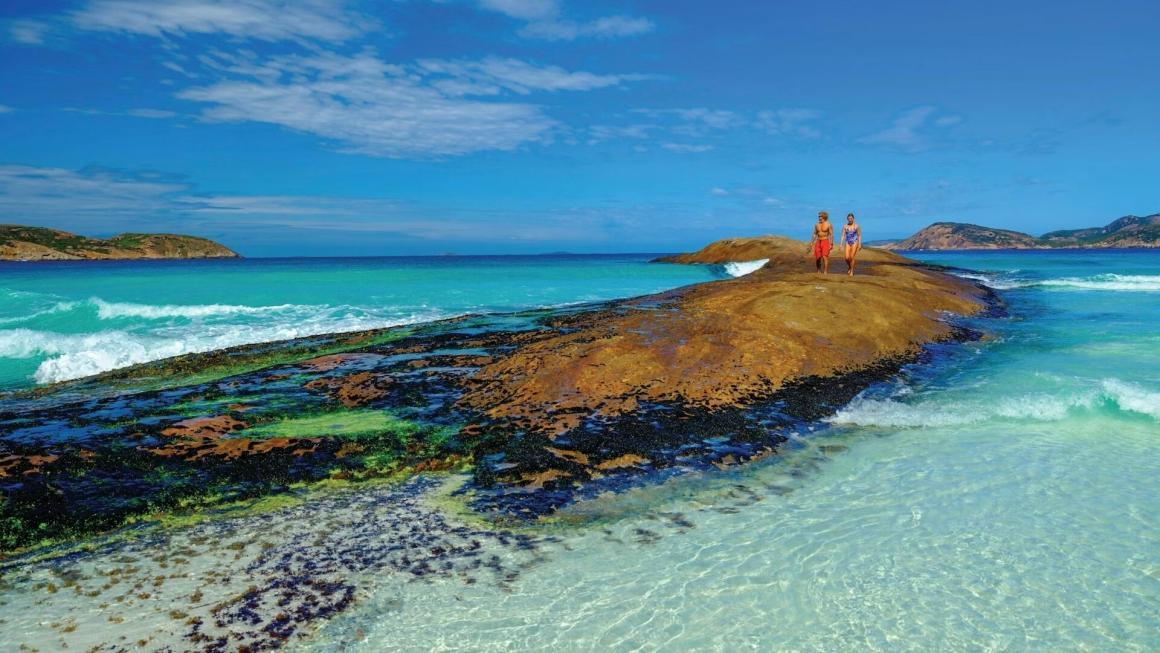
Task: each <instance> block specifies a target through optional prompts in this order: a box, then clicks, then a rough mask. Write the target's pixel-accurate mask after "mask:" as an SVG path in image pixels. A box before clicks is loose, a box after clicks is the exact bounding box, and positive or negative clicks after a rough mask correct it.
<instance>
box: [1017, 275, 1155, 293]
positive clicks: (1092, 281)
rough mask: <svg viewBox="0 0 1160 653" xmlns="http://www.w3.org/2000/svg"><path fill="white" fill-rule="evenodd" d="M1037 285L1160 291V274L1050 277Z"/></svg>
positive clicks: (1074, 288)
mask: <svg viewBox="0 0 1160 653" xmlns="http://www.w3.org/2000/svg"><path fill="white" fill-rule="evenodd" d="M1037 285H1040V286H1045V287H1048V288H1063V289H1072V290H1111V291H1121V292H1160V276H1157V275H1149V274H1097V275H1095V276H1093V277H1083V278H1078V277H1067V278H1063V279H1048V280H1046V281H1041V282H1040V283H1039V284H1037Z"/></svg>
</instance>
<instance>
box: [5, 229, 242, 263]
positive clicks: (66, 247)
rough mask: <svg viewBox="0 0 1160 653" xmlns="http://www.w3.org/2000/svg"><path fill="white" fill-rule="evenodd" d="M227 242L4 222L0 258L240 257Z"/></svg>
mask: <svg viewBox="0 0 1160 653" xmlns="http://www.w3.org/2000/svg"><path fill="white" fill-rule="evenodd" d="M238 257H239V255H238V253H237V252H235V251H233V250H232V249H230V248H228V247H226V246H225V245H222V244H219V243H215V242H214V241H212V240H208V239H205V238H198V237H196V236H182V235H179V234H120V235H118V236H113V237H112V238H108V239H100V238H89V237H87V236H80V235H77V234H73V233H69V232H67V231H59V230H57V229H47V228H44V227H26V226H22V225H15V224H4V225H0V261H68V260H97V259H181V258H238Z"/></svg>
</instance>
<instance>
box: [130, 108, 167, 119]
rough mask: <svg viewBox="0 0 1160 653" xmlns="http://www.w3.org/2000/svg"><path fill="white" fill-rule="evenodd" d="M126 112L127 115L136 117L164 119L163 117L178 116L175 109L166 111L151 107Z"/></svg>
mask: <svg viewBox="0 0 1160 653" xmlns="http://www.w3.org/2000/svg"><path fill="white" fill-rule="evenodd" d="M125 113H126V114H127V115H130V116H133V117H134V118H154V119H162V118H174V117H176V116H177V113H176V112H174V111H165V110H163V109H149V108H144V109H129V110H128V111H126V112H125Z"/></svg>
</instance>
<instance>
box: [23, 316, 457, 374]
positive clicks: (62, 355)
mask: <svg viewBox="0 0 1160 653" xmlns="http://www.w3.org/2000/svg"><path fill="white" fill-rule="evenodd" d="M442 317H447V316H446V315H443V314H440V313H434V312H433V313H414V314H408V315H398V316H390V317H386V316H375V315H367V314H362V315H357V314H353V313H351V312H348V313H345V314H342V313H338V312H335V311H330V312H327V313H326V314H323V315H317V316H315V317H305V316H293V319H287V320H285V321H282V322H280V323H275V324H268V323H266V324H262V325H242V324H217V325H205V324H202V325H198V326H197V327H196V328H193V327H178V328H171V329H165V330H160V331H155V332H152V333H150V334H137V333H131V332H128V331H123V330H116V331H101V332H97V333H81V334H68V333H57V332H53V331H39V330H34V329H7V330H0V358H32V357H41V356H44V357H47V358H45V360H43V361H41V363H40V365H39V366H38V367H37V369H36V372H35V373H34V374H33V379H34V380H35V381H36V382H37V383H54V382H57V381H66V380H68V379H76V378H80V377H83V376H89V375H92V374H97V373H99V372H105V371H108V370H112V369H117V368H121V367H126V366H129V365H136V364H138V363H145V362H149V361H153V360H158V359H162V358H168V357H170V356H180V355H182V354H190V353H197V352H204V351H211V350H214V349H224V348H226V347H233V346H236V345H244V344H252V343H258V342H268V341H275V340H287V339H291V338H300V337H303V336H311V335H318V334H323V333H337V332H343V331H359V330H363V329H374V328H382V327H389V326H398V325H401V324H413V323H416V322H425V321H430V320H435V319H439V318H442Z"/></svg>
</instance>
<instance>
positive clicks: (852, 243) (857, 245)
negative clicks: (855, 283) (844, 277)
mask: <svg viewBox="0 0 1160 653" xmlns="http://www.w3.org/2000/svg"><path fill="white" fill-rule="evenodd" d="M842 246H843V248H844V250H843V251H844V252H845V254H846V274H848V275H850V276H854V259H855V257H857V256H858V250H860V249H862V227H861V226H859V225H858V224H857V223H855V222H854V214H853V213H847V214H846V226H844V227H842Z"/></svg>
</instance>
